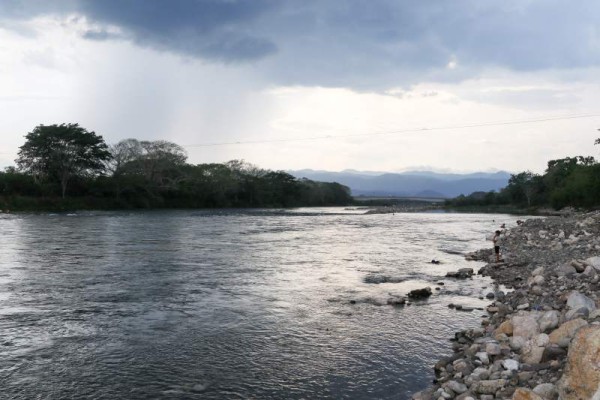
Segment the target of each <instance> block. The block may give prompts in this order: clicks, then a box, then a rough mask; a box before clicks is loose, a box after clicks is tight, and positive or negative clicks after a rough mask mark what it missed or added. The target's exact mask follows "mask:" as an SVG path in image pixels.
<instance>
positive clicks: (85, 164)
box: [16, 124, 111, 198]
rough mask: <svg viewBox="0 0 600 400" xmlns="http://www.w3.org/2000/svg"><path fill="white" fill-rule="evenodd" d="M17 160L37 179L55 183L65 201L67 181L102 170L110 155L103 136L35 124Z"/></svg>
mask: <svg viewBox="0 0 600 400" xmlns="http://www.w3.org/2000/svg"><path fill="white" fill-rule="evenodd" d="M25 139H26V141H25V144H24V145H23V146H21V147H20V150H19V158H18V159H17V160H16V162H17V165H18V167H19V169H20V170H21V171H24V172H26V173H29V174H31V175H32V176H33V177H34V178H35V179H36V180H39V181H47V180H58V181H59V182H60V185H61V194H62V197H63V198H64V197H65V196H66V192H67V185H68V182H69V180H71V179H72V178H73V177H77V176H92V175H94V174H98V173H101V172H103V171H104V169H105V164H104V163H105V161H107V160H108V159H109V158H110V157H111V156H110V153H109V151H108V147H107V145H106V143H104V139H103V138H102V136H98V135H96V133H95V132H89V131H87V130H86V129H84V128H82V127H81V126H79V125H78V124H60V125H38V126H36V127H35V128H34V129H33V131H31V132H29V133H28V134H27V135H26V136H25Z"/></svg>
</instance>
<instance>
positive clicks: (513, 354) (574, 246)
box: [412, 211, 600, 400]
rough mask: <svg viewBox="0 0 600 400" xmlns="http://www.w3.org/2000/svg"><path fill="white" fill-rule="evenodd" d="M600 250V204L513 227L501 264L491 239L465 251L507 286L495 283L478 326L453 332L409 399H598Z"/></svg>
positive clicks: (530, 220)
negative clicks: (447, 348)
mask: <svg viewBox="0 0 600 400" xmlns="http://www.w3.org/2000/svg"><path fill="white" fill-rule="evenodd" d="M490 247H491V246H490ZM599 256H600V212H598V211H595V212H589V213H582V214H567V215H563V216H560V217H558V216H550V217H547V218H544V219H537V218H536V219H528V220H527V221H525V223H523V224H522V225H520V226H516V227H512V228H510V229H509V230H508V231H507V233H506V237H505V240H504V251H503V258H504V261H505V262H504V263H498V264H496V263H493V262H491V263H490V262H489V261H490V257H494V256H493V254H492V250H491V248H490V249H485V250H480V251H477V252H475V253H470V254H468V255H466V257H467V259H470V260H478V261H487V262H488V264H486V265H485V266H484V267H482V268H481V269H480V270H479V272H478V274H480V275H483V276H489V277H491V278H492V279H493V280H494V283H495V284H497V285H496V286H500V285H503V286H504V287H506V288H508V289H511V290H512V291H511V292H508V293H503V292H501V291H496V292H495V294H494V297H495V299H494V301H493V302H492V303H491V304H490V305H489V306H488V307H487V316H485V317H484V319H483V320H482V323H481V325H482V326H481V327H480V328H476V329H468V330H464V331H460V332H456V334H455V337H454V338H453V339H452V342H453V343H452V348H453V351H454V353H453V355H452V356H450V357H445V358H442V359H441V360H439V361H438V362H437V363H436V364H435V366H434V372H435V377H436V378H435V380H434V383H433V385H431V386H430V387H429V388H427V389H425V390H422V391H420V392H418V393H415V394H414V395H412V399H413V400H437V399H458V400H477V399H480V400H492V399H515V400H556V399H562V400H575V399H578V400H583V399H595V400H596V399H600V307H599V305H600V302H599V301H598V299H599V296H598V293H600V292H599V290H600V257H599Z"/></svg>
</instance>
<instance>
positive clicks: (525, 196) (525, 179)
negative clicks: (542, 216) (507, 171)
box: [505, 171, 543, 207]
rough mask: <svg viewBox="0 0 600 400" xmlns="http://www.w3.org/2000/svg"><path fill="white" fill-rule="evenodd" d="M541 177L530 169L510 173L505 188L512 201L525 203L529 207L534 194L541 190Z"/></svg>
mask: <svg viewBox="0 0 600 400" xmlns="http://www.w3.org/2000/svg"><path fill="white" fill-rule="evenodd" d="M542 189H543V186H542V178H541V176H539V175H537V174H534V173H532V172H530V171H526V172H521V173H519V174H516V175H511V176H510V179H509V180H508V186H507V187H506V188H505V190H506V191H507V193H508V194H509V196H510V198H511V200H512V201H513V203H517V204H518V203H524V202H526V203H527V206H528V207H531V205H532V201H533V198H534V196H535V195H536V194H537V193H539V192H540V191H542Z"/></svg>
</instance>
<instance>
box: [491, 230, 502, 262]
mask: <svg viewBox="0 0 600 400" xmlns="http://www.w3.org/2000/svg"><path fill="white" fill-rule="evenodd" d="M492 240H493V241H494V253H496V262H497V263H499V262H501V261H503V260H501V259H500V245H501V244H502V231H496V233H495V234H494V237H493V238H492Z"/></svg>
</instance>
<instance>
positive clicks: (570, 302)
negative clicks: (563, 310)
mask: <svg viewBox="0 0 600 400" xmlns="http://www.w3.org/2000/svg"><path fill="white" fill-rule="evenodd" d="M567 307H569V308H570V309H571V310H577V309H579V308H582V307H583V308H587V310H588V314H589V312H590V311H594V310H595V309H596V303H595V302H594V300H592V299H590V298H589V297H587V296H585V295H583V294H581V293H579V292H571V294H569V297H567Z"/></svg>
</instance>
